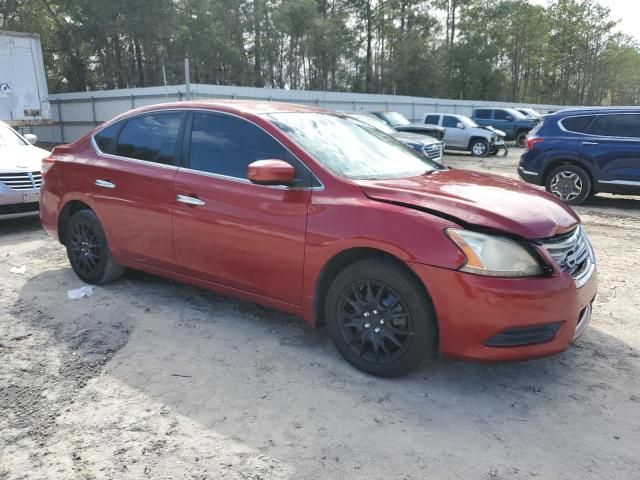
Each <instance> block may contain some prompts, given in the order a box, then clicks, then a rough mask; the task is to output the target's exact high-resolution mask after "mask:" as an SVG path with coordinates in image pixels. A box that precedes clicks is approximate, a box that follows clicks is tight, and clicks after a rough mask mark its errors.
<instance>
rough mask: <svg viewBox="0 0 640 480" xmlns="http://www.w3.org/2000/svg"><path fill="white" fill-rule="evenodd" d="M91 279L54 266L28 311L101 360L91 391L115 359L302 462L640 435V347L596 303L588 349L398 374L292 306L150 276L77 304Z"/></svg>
mask: <svg viewBox="0 0 640 480" xmlns="http://www.w3.org/2000/svg"><path fill="white" fill-rule="evenodd" d="M79 285H81V282H80V281H79V280H77V279H75V277H74V276H73V273H72V272H71V270H70V269H61V270H52V271H48V272H45V273H42V274H40V275H37V276H35V277H33V278H31V279H29V281H27V283H26V284H25V285H24V288H23V289H22V290H21V291H20V297H19V300H18V301H17V303H16V304H15V305H14V306H13V310H14V312H13V313H14V314H15V315H16V316H18V317H20V318H24V320H25V321H29V322H30V323H31V327H32V328H33V329H34V330H36V331H39V332H41V333H43V334H45V335H47V336H50V337H51V339H52V342H53V343H54V344H55V346H56V348H59V349H60V351H62V352H65V353H64V354H63V355H61V359H62V360H61V362H62V367H61V369H62V370H64V368H65V362H75V363H74V364H73V365H72V364H70V365H71V367H73V368H78V369H83V368H85V369H87V370H86V372H84V373H83V372H77V371H76V372H74V371H73V368H71V369H70V370H69V375H70V376H73V375H77V376H78V377H79V378H83V381H82V383H81V384H79V385H78V386H79V387H82V386H84V385H85V384H86V383H87V382H88V381H89V380H90V378H88V377H91V376H93V377H96V380H95V381H96V382H100V381H101V380H100V379H99V378H97V375H98V374H99V373H100V371H101V370H102V369H106V372H107V374H108V375H109V376H111V377H113V378H115V379H116V380H117V381H118V382H119V383H122V384H124V385H126V386H127V387H128V388H130V389H133V390H135V391H136V392H140V393H142V394H144V396H145V398H149V399H150V401H154V402H159V403H161V404H162V405H166V406H167V407H168V408H170V409H172V410H174V411H175V412H177V413H179V414H180V415H184V416H187V417H189V418H191V419H192V420H194V421H197V422H198V423H199V424H200V425H203V426H204V427H205V428H208V429H211V430H215V431H216V432H222V433H224V434H225V435H227V436H229V437H230V438H233V439H235V440H237V441H240V442H242V443H246V444H248V445H250V446H252V447H254V448H258V449H260V448H262V449H267V450H268V451H269V454H270V455H272V456H275V457H277V458H279V459H280V460H282V461H284V462H287V463H293V464H297V462H302V460H301V459H303V458H306V457H305V455H310V456H311V457H312V458H313V461H314V462H316V461H317V462H320V463H322V462H325V463H326V462H330V461H331V462H332V464H335V460H331V459H332V458H334V457H337V458H341V459H342V462H343V463H344V462H345V461H346V462H349V468H358V469H363V468H364V469H363V470H359V471H360V473H364V472H369V473H370V474H371V475H373V476H375V474H374V471H373V470H367V469H366V468H365V467H363V465H365V464H366V462H367V461H368V460H367V458H370V456H371V455H375V456H377V457H378V458H380V459H382V460H384V459H385V458H387V457H389V456H392V455H400V456H401V457H403V458H404V457H406V458H407V459H409V458H413V459H414V460H415V459H417V458H422V457H424V456H425V455H427V456H429V457H430V458H441V459H444V461H452V460H455V458H456V457H458V456H459V455H464V452H463V451H464V447H463V446H464V445H466V444H468V442H480V443H481V444H482V445H486V449H487V451H491V450H492V449H495V448H498V449H502V448H506V447H505V445H509V444H510V442H514V443H518V442H519V441H520V440H521V439H522V438H523V437H522V435H524V438H527V440H526V442H527V445H529V447H528V448H531V451H530V453H531V452H532V453H531V455H533V456H534V457H535V458H537V459H539V460H540V461H544V457H545V455H548V456H549V457H550V458H553V457H558V461H565V462H567V463H571V462H572V461H576V462H577V461H580V460H581V458H582V455H583V454H582V453H580V452H581V449H583V448H588V446H589V443H590V442H591V441H592V438H591V437H592V436H594V435H595V436H602V435H605V436H609V438H614V435H615V436H617V437H618V438H620V437H622V438H626V439H627V440H629V438H630V437H631V436H633V434H634V433H633V432H634V431H636V430H637V429H638V422H637V418H636V419H630V418H628V410H627V407H629V408H632V407H634V406H635V407H638V405H640V404H639V403H637V402H639V401H640V397H638V395H640V383H639V380H638V379H639V378H640V353H639V352H638V351H637V350H635V349H634V348H632V347H630V346H629V345H627V344H625V343H624V342H622V341H620V340H619V339H618V338H616V337H614V336H611V335H608V334H607V333H604V332H603V331H602V330H601V329H600V328H599V327H598V312H597V311H596V312H595V318H594V322H593V325H592V326H591V328H589V330H588V331H587V332H586V334H585V335H584V337H583V338H582V339H581V340H579V341H578V343H577V345H575V346H573V347H572V348H570V349H569V350H568V351H566V352H564V353H562V354H560V355H557V356H554V357H551V358H547V359H541V360H536V361H529V362H522V363H511V364H495V365H483V364H470V363H461V362H453V361H448V360H442V359H440V360H436V361H434V362H433V363H432V364H431V365H429V366H426V367H423V368H421V369H420V370H419V371H417V372H415V373H413V374H411V375H409V376H407V377H404V378H400V379H393V380H386V379H379V378H374V377H371V376H367V375H365V374H362V373H360V372H358V371H357V370H355V369H353V368H352V367H351V366H349V365H348V364H347V363H346V362H345V361H343V360H342V359H341V358H340V357H339V355H338V353H337V351H336V350H335V349H334V348H333V346H332V345H331V342H330V340H329V338H328V335H327V332H326V330H325V329H320V330H318V331H314V330H312V329H311V328H308V327H307V326H306V325H304V324H303V322H302V321H301V320H299V319H297V318H295V317H292V316H290V315H286V314H282V313H279V312H276V311H273V310H269V309H266V308H263V307H259V306H256V305H254V304H250V303H247V302H242V301H237V300H234V299H230V298H228V297H224V296H220V295H217V294H214V293H211V292H208V291H204V290H201V289H198V288H194V287H190V286H185V285H181V284H178V283H174V282H171V281H167V280H164V279H161V278H158V277H154V276H151V275H146V274H142V273H137V272H131V273H128V274H127V275H125V277H124V278H122V279H121V280H119V281H117V282H115V283H113V284H110V285H105V286H100V287H95V289H94V293H93V295H92V296H91V297H89V298H83V299H80V300H76V301H71V300H67V298H66V288H71V287H74V286H79ZM34 311H41V312H42V311H45V312H47V314H46V315H37V314H33V313H32V312H34ZM83 362H84V363H83ZM85 364H86V365H90V366H91V368H89V367H87V366H86V365H85ZM74 365H75V366H74ZM83 365H84V366H83ZM623 387H624V388H623ZM611 405H620V409H619V411H616V410H615V409H614V410H612V409H611ZM63 407H64V405H61V406H60V408H63ZM587 418H588V419H589V420H588V422H589V426H587V425H586V424H585V425H584V428H583V427H581V426H582V425H583V422H585V421H586V419H587ZM519 439H520V440H519ZM612 442H614V440H612ZM365 444H366V448H364V447H363V445H365ZM461 448H462V451H460V449H461ZM632 448H633V447H632V446H628V447H624V446H623V444H622V442H618V443H615V444H611V447H610V448H608V447H605V448H604V449H602V450H600V451H598V452H597V453H595V457H594V458H596V459H598V458H601V457H602V458H605V457H607V456H609V458H614V459H615V458H622V459H623V460H624V461H627V460H628V459H627V455H631V453H630V451H631V450H632ZM452 452H453V453H452ZM456 452H460V453H456ZM494 455H498V456H499V455H501V453H495V452H494ZM322 458H323V459H324V460H322V461H321V460H320V459H322ZM327 459H329V460H327ZM382 460H381V461H382ZM308 461H309V462H311V459H308ZM476 461H477V462H479V463H478V464H479V465H480V464H482V465H484V464H485V463H486V462H488V460H487V459H476ZM523 461H524V460H523ZM594 461H595V460H594ZM302 463H304V462H302ZM302 463H300V464H299V465H300V468H301V470H300V471H305V468H306V467H303V466H302ZM513 463H514V464H518V461H516V460H514V462H513ZM486 464H487V465H489V463H486ZM358 465H360V466H359V467H358ZM325 467H326V465H325ZM334 467H335V465H334ZM334 467H327V468H334ZM335 468H337V467H335ZM456 478H457V477H456ZM478 478H480V477H478ZM483 478H484V477H483ZM514 478H515V477H514ZM518 478H520V477H518ZM567 478H568V477H567Z"/></svg>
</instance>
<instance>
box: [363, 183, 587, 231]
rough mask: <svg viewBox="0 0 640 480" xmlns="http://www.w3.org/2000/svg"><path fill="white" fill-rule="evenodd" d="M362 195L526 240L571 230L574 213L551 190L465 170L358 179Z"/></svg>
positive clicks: (576, 221) (575, 220)
mask: <svg viewBox="0 0 640 480" xmlns="http://www.w3.org/2000/svg"><path fill="white" fill-rule="evenodd" d="M356 183H357V184H358V185H359V186H360V188H361V189H362V191H363V192H364V194H365V195H367V197H369V198H372V199H374V200H379V201H383V202H389V203H397V204H402V205H407V206H410V207H411V206H413V207H415V208H418V209H424V210H427V211H430V212H434V213H435V214H438V213H439V214H441V215H443V216H446V217H453V219H456V220H457V221H459V222H460V223H462V224H468V225H475V226H478V227H482V228H489V229H494V230H499V231H502V232H505V233H509V234H513V235H517V236H520V237H523V238H528V239H537V238H547V237H552V236H554V235H558V234H561V233H566V232H568V231H570V230H572V229H573V228H574V227H575V226H576V225H578V224H579V223H580V219H579V218H578V216H577V215H576V214H575V213H574V212H573V210H571V209H570V208H569V207H567V206H566V205H564V204H562V203H560V202H559V201H558V200H556V199H555V198H554V197H552V196H551V195H549V194H547V193H546V192H544V191H541V190H538V189H536V188H535V187H532V186H530V185H528V184H526V183H524V182H520V181H518V180H512V179H509V178H506V177H499V176H497V175H487V174H482V173H476V172H470V171H466V170H444V171H438V172H434V173H432V174H430V175H423V176H420V177H412V178H401V179H393V180H358V181H357V182H356Z"/></svg>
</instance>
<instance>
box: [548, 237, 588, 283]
mask: <svg viewBox="0 0 640 480" xmlns="http://www.w3.org/2000/svg"><path fill="white" fill-rule="evenodd" d="M539 244H540V246H542V247H543V248H544V249H545V250H547V252H549V255H550V256H551V258H553V260H554V261H555V262H556V264H557V265H558V267H559V268H560V270H562V271H563V272H569V273H570V274H571V276H572V277H573V278H574V279H575V281H576V284H577V285H578V287H581V286H582V285H584V284H585V283H587V281H588V280H589V278H591V274H592V273H593V270H594V269H595V266H596V258H595V254H594V252H593V247H592V246H591V242H590V241H589V238H588V237H587V234H586V233H585V232H584V229H583V228H582V227H581V226H579V227H578V228H576V229H575V230H573V231H572V232H569V233H567V234H564V235H558V236H556V237H553V238H550V239H545V240H541V241H540V242H539Z"/></svg>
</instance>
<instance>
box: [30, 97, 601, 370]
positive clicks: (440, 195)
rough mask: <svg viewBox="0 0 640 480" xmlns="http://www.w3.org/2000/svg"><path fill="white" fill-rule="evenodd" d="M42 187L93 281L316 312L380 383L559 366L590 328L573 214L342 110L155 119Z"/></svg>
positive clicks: (51, 168) (149, 114) (211, 111)
mask: <svg viewBox="0 0 640 480" xmlns="http://www.w3.org/2000/svg"><path fill="white" fill-rule="evenodd" d="M43 173H44V178H45V180H44V184H43V189H42V201H41V220H42V225H43V227H44V228H45V229H46V231H47V232H49V233H50V234H51V235H52V236H53V237H54V238H55V239H57V240H59V241H60V242H62V243H63V244H64V245H65V246H66V248H67V253H68V256H69V261H70V263H71V266H72V267H73V270H74V271H75V272H76V274H77V275H78V276H79V277H80V278H81V279H82V280H83V281H85V282H88V283H98V284H101V283H106V282H108V281H111V280H115V279H116V278H118V277H119V276H120V275H121V274H122V273H123V271H124V269H125V268H126V267H129V268H133V269H139V270H145V271H147V272H151V273H153V274H157V275H161V276H165V277H168V278H172V279H175V280H179V281H182V282H186V283H191V284H194V285H198V286H200V287H203V288H208V289H211V290H215V291H218V292H221V293H223V294H228V295H232V296H236V297H239V298H242V299H245V300H249V301H252V302H256V303H260V304H263V305H266V306H268V307H272V308H276V309H279V310H283V311H286V312H289V313H292V314H297V315H301V316H302V317H304V318H305V320H306V321H307V322H308V323H309V324H311V325H326V326H327V327H328V331H329V333H330V335H331V338H332V339H333V342H334V343H335V345H336V347H337V349H338V351H339V352H340V353H341V354H342V355H343V356H344V358H345V359H346V360H347V361H349V362H350V363H351V364H353V365H354V366H355V367H357V368H359V369H361V370H362V371H364V372H368V373H370V374H373V375H379V376H386V377H394V376H398V375H402V374H405V373H407V372H409V371H411V370H413V369H414V368H416V367H417V366H418V365H420V364H421V363H422V362H423V360H425V359H426V358H428V357H429V356H431V355H433V354H434V353H436V352H437V351H440V352H441V353H442V354H443V355H446V356H450V357H456V358H465V359H480V360H493V361H496V360H522V359H529V358H536V357H542V356H546V355H551V354H555V353H558V352H560V351H563V350H565V349H566V348H567V347H568V346H569V345H570V344H571V343H572V342H573V341H574V340H575V339H576V338H577V337H578V336H580V335H581V333H582V332H583V331H584V329H585V328H586V326H587V324H588V322H589V319H590V315H591V303H592V301H593V298H594V296H595V294H596V289H597V275H596V269H595V259H594V255H593V251H592V249H591V246H590V244H589V240H588V238H587V236H586V233H585V231H584V229H583V228H582V226H581V225H580V220H579V219H578V217H577V216H576V214H575V213H574V212H573V211H572V210H571V209H570V208H569V207H567V206H565V205H564V204H562V203H561V202H560V201H558V200H557V199H555V198H554V197H553V196H551V195H548V194H547V193H545V192H541V191H540V190H538V189H537V188H536V187H533V186H528V185H527V184H526V183H523V182H519V181H516V180H512V179H508V178H504V177H498V176H492V175H483V174H480V173H472V172H467V171H464V170H458V169H448V170H443V169H439V167H438V165H437V164H435V163H430V162H429V161H428V160H427V159H425V158H424V157H422V156H420V155H418V154H416V153H415V152H413V151H411V150H409V149H407V148H406V147H404V146H402V145H401V144H399V143H398V142H397V141H395V140H394V139H392V138H391V137H389V136H387V135H381V134H378V133H376V132H374V131H373V130H372V129H371V128H368V127H364V126H362V125H359V124H358V123H357V122H354V121H352V120H349V119H347V118H345V117H344V116H342V115H340V114H336V113H333V112H329V111H325V110H321V109H317V108H312V107H307V106H296V105H291V104H278V103H267V102H252V101H232V100H228V101H193V102H180V103H169V104H164V105H152V106H147V107H143V108H140V109H137V110H133V111H130V112H128V113H126V114H123V115H120V116H118V117H116V118H115V119H114V120H112V121H110V122H108V123H106V124H104V125H102V126H100V127H98V128H97V129H96V130H94V131H92V132H91V133H89V134H87V135H85V136H84V137H82V138H81V139H79V140H77V141H76V142H74V143H73V144H71V145H65V146H60V147H57V148H55V149H54V151H53V153H52V155H51V156H50V157H49V158H47V159H46V160H45V161H44V162H43Z"/></svg>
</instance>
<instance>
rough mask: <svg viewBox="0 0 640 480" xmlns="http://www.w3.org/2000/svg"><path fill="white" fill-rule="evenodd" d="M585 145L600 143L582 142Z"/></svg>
mask: <svg viewBox="0 0 640 480" xmlns="http://www.w3.org/2000/svg"><path fill="white" fill-rule="evenodd" d="M582 144H583V145H600V144H599V143H598V142H582Z"/></svg>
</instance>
